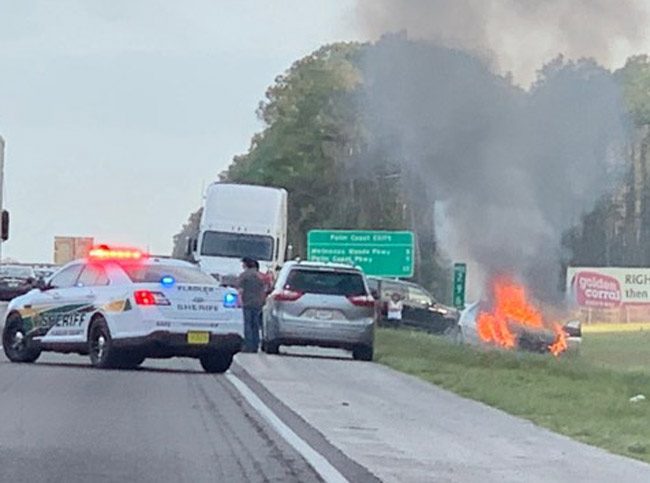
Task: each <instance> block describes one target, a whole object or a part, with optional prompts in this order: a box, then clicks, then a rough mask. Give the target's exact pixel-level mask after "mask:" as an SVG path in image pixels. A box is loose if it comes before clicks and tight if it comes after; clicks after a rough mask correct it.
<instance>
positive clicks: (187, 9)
mask: <svg viewBox="0 0 650 483" xmlns="http://www.w3.org/2000/svg"><path fill="white" fill-rule="evenodd" d="M387 1H390V2H393V1H395V0H387ZM422 1H426V0H422ZM558 1H559V2H560V3H562V0H558ZM631 1H636V0H631ZM638 1H639V2H641V3H644V0H643V1H642V0H638ZM369 2H372V5H373V6H376V5H380V6H381V5H382V3H381V2H379V3H377V2H378V0H367V1H362V0H184V1H182V2H180V1H170V0H0V135H1V136H3V137H4V138H5V140H6V143H7V148H6V160H5V164H6V165H5V181H4V188H5V192H4V204H5V207H6V208H7V209H9V210H10V212H11V216H12V226H11V238H10V240H9V241H8V242H7V243H4V244H2V256H3V257H9V258H12V259H16V260H19V261H23V262H50V261H52V258H53V239H54V236H57V235H58V236H92V237H94V238H95V240H96V241H97V242H101V243H113V244H119V245H131V246H136V247H141V248H144V249H147V250H149V251H150V252H151V253H155V254H168V253H170V251H171V245H172V236H173V235H174V234H175V233H177V232H178V231H179V230H180V228H181V226H182V224H183V223H184V222H185V221H186V220H187V217H188V215H189V214H190V213H191V212H192V211H194V210H196V209H197V208H198V207H199V206H200V204H201V197H202V192H203V190H204V188H205V186H206V185H207V184H209V183H210V182H212V181H214V180H216V179H217V177H218V174H219V173H220V172H221V171H223V170H224V169H225V168H226V167H227V166H228V164H229V163H230V162H231V160H232V158H233V156H234V155H236V154H240V153H244V152H246V150H247V149H248V146H249V143H250V139H251V137H252V135H253V134H254V133H256V132H258V131H260V130H261V129H262V126H261V124H260V122H259V121H258V119H257V118H256V115H255V110H256V108H257V106H258V104H259V102H260V101H261V100H262V99H263V97H264V92H265V90H266V88H267V87H268V86H269V85H271V84H272V83H273V81H274V79H275V77H276V76H277V75H279V74H281V73H282V72H284V71H285V70H286V69H287V68H288V67H289V66H290V65H291V64H292V63H293V62H294V61H295V60H297V59H300V58H301V57H303V56H305V55H307V54H309V53H310V52H312V51H313V50H315V49H317V48H318V47H320V46H321V45H323V44H325V43H329V42H336V41H341V40H364V39H367V38H370V39H375V38H377V36H378V35H380V34H381V32H383V31H384V30H386V29H390V30H400V29H407V30H408V32H409V35H410V36H415V37H417V36H418V34H422V35H424V37H428V36H429V35H428V34H431V32H427V31H426V29H425V31H424V32H421V31H420V30H422V29H421V27H422V25H426V26H430V24H431V22H429V21H428V20H427V19H426V18H424V19H423V18H422V17H423V15H421V14H419V13H418V9H417V8H415V10H414V11H413V12H410V14H411V15H410V16H409V15H405V16H402V15H397V14H395V13H394V12H393V13H390V12H391V9H388V10H387V11H388V12H389V15H388V17H386V15H383V14H382V15H379V17H380V18H379V19H377V18H373V17H372V15H369V14H368V11H367V8H363V6H364V5H366V6H367V5H368V4H369ZM438 3H440V2H438ZM637 3H638V2H637ZM396 4H397V5H400V4H399V3H386V2H384V3H383V5H384V7H385V5H390V6H391V8H392V9H393V10H394V6H395V5H396ZM421 4H422V3H421V2H420V3H419V4H418V3H417V2H415V0H412V1H411V0H409V1H406V0H405V3H403V4H402V5H404V8H405V9H406V7H408V8H414V7H417V6H418V5H421ZM466 4H467V5H469V4H470V2H466ZM644 4H645V3H644ZM477 5H479V4H477ZM571 5H574V3H573V0H566V5H565V7H567V8H569V7H570V6H571ZM382 8H383V7H382ZM398 10H399V9H398ZM414 12H415V13H414ZM398 13H399V12H398ZM407 13H409V12H407ZM424 17H426V16H424ZM551 17H552V18H550V19H547V20H546V21H548V22H550V24H548V25H546V24H544V25H542V30H544V31H546V30H548V31H549V32H551V34H549V35H555V37H557V38H555V37H554V42H555V44H556V45H557V46H558V48H562V46H563V41H562V39H563V38H564V37H562V36H561V35H559V36H558V34H557V33H556V34H552V32H555V30H554V28H550V27H549V25H550V26H551V27H552V26H553V25H555V23H557V22H556V21H557V19H556V18H555V17H553V16H551ZM578 17H579V16H578ZM386 18H387V19H388V21H385V20H386ZM414 18H415V20H416V22H415V24H413V19H414ZM579 18H580V17H579ZM464 19H465V15H464V14H463V15H460V20H461V21H464ZM404 22H406V23H404ZM507 24H508V27H509V28H511V27H512V28H513V29H514V30H513V32H520V31H521V29H522V28H523V27H522V25H519V24H516V22H515V21H514V20H508V21H507ZM524 26H525V25H524ZM517 28H518V29H519V30H517ZM574 30H575V29H571V31H572V32H573V31H574ZM434 33H435V34H436V35H433V37H434V38H438V37H439V35H437V33H436V32H434ZM511 37H512V36H511ZM516 37H517V36H515V38H516ZM509 38H510V37H509ZM608 38H609V37H608ZM531 39H532V40H531ZM531 39H529V40H531V41H533V40H534V41H535V42H537V43H539V44H540V45H546V43H545V42H543V41H540V39H539V38H537V37H536V36H531ZM506 40H507V39H506ZM617 45H618V44H617ZM617 45H612V46H611V48H610V49H609V50H610V51H611V52H610V54H611V55H610V57H611V59H610V60H611V61H612V62H611V63H612V65H613V66H615V67H618V66H620V65H621V63H622V62H624V60H625V58H626V57H627V56H628V55H630V54H633V53H637V52H639V51H645V52H647V51H650V40H648V39H647V38H646V39H645V40H644V47H647V48H643V49H639V48H638V46H636V47H635V50H632V49H631V47H630V46H629V45H624V46H623V47H620V48H619V47H618V46H617ZM511 47H512V45H510V44H508V43H507V42H506V44H505V45H500V47H499V48H500V49H501V50H502V52H499V53H497V54H498V55H497V57H498V60H499V62H498V64H499V68H501V69H502V70H511V69H512V70H515V72H514V74H515V80H517V79H519V80H522V81H523V83H524V84H525V83H526V82H525V81H526V80H530V79H531V78H533V77H534V72H535V70H536V68H537V67H536V66H537V65H541V62H542V61H545V60H549V59H546V57H547V56H549V57H553V56H555V53H554V52H547V51H546V50H544V51H540V52H537V53H535V55H532V54H531V53H526V52H524V54H522V55H520V56H519V58H514V60H513V56H514V57H517V56H516V55H514V54H517V52H519V51H518V50H517V49H514V50H513V48H511ZM511 51H512V52H511ZM577 53H578V54H579V53H580V52H577ZM551 54H552V55H551ZM573 54H574V55H575V54H576V52H574V53H573ZM531 56H532V57H534V60H531V59H530V58H531ZM508 61H513V62H511V63H510V64H509V63H508ZM518 65H519V66H520V67H522V69H520V70H521V72H517V71H516V70H517V66H518Z"/></svg>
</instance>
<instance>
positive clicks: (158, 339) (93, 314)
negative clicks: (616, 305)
mask: <svg viewBox="0 0 650 483" xmlns="http://www.w3.org/2000/svg"><path fill="white" fill-rule="evenodd" d="M238 305H239V304H238V297H237V292H236V291H235V290H234V289H230V288H224V287H220V286H219V285H218V284H217V282H216V281H215V280H214V279H213V278H212V277H211V276H209V275H207V274H205V273H203V272H201V271H200V270H199V269H198V268H196V267H195V266H193V265H191V264H189V263H187V262H183V261H180V260H172V259H158V258H150V257H148V256H147V255H145V254H143V253H142V252H140V251H138V250H132V249H111V248H109V247H107V246H101V247H99V248H95V249H93V250H91V252H90V256H89V257H88V258H87V259H84V260H78V261H74V262H71V263H69V264H67V265H65V266H64V267H62V268H61V269H60V270H59V271H58V272H57V273H55V274H54V275H53V276H52V278H50V279H49V281H48V282H46V283H44V284H43V285H42V286H40V287H39V288H38V289H35V290H32V291H30V292H29V293H27V294H25V295H23V296H21V297H18V298H15V299H14V300H12V301H11V303H10V304H9V307H8V309H7V316H6V319H5V325H4V331H3V334H2V346H3V348H4V351H5V354H6V355H7V357H8V358H9V359H10V360H11V361H13V362H34V361H35V360H36V359H37V358H38V357H39V355H40V354H41V352H42V351H56V352H64V353H71V352H76V353H78V354H84V355H90V361H91V363H92V364H93V365H94V366H96V367H100V368H129V367H137V366H138V365H139V364H141V363H142V362H143V361H144V359H145V358H148V357H154V358H168V357H175V356H180V357H194V358H198V359H199V360H200V361H201V365H202V366H203V368H204V369H205V371H207V372H225V371H226V370H227V369H228V368H229V367H230V364H231V363H232V358H233V355H234V354H236V353H237V352H238V351H239V350H240V348H241V345H242V341H243V317H242V311H241V309H238V308H237V307H238Z"/></svg>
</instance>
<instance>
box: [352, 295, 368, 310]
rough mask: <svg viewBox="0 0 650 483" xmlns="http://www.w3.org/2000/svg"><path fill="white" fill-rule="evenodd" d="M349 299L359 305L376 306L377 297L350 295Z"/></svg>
mask: <svg viewBox="0 0 650 483" xmlns="http://www.w3.org/2000/svg"><path fill="white" fill-rule="evenodd" d="M348 300H349V301H350V302H352V303H353V304H354V305H356V306H357V307H374V306H375V298H374V297H373V296H372V295H350V296H348Z"/></svg>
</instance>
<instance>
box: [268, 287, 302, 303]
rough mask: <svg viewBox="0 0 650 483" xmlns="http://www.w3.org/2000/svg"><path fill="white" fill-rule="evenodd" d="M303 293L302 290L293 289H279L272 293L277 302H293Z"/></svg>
mask: <svg viewBox="0 0 650 483" xmlns="http://www.w3.org/2000/svg"><path fill="white" fill-rule="evenodd" d="M303 295H304V294H303V293H302V292H296V291H295V290H288V289H286V288H285V289H284V290H280V291H279V292H276V293H274V294H273V299H274V300H277V301H279V302H295V301H296V300H298V299H299V298H300V297H302V296H303Z"/></svg>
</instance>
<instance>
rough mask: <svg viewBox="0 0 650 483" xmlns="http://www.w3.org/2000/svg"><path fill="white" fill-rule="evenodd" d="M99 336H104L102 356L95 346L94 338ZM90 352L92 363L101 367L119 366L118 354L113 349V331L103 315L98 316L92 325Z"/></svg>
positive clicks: (89, 337) (89, 334)
mask: <svg viewBox="0 0 650 483" xmlns="http://www.w3.org/2000/svg"><path fill="white" fill-rule="evenodd" d="M97 336H104V344H105V345H104V348H103V353H102V356H101V357H100V358H98V357H97V354H96V353H95V350H94V348H93V345H94V342H93V340H94V339H95V337H97ZM88 354H89V355H90V363H91V364H92V365H93V366H94V367H97V368H99V369H112V368H114V367H117V363H118V361H117V357H116V356H117V354H116V352H115V349H113V339H111V332H110V330H109V329H108V325H107V324H106V320H104V318H103V317H98V318H96V319H95V320H94V321H93V322H92V325H91V326H90V331H89V332H88Z"/></svg>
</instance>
